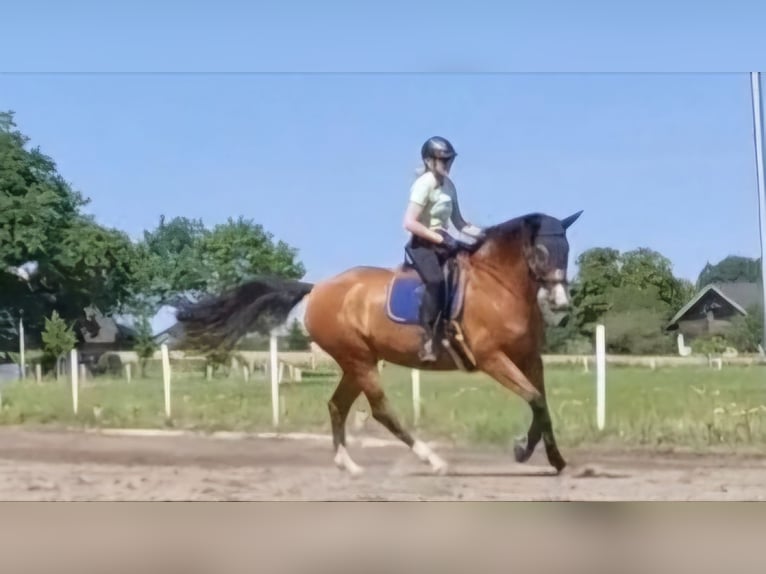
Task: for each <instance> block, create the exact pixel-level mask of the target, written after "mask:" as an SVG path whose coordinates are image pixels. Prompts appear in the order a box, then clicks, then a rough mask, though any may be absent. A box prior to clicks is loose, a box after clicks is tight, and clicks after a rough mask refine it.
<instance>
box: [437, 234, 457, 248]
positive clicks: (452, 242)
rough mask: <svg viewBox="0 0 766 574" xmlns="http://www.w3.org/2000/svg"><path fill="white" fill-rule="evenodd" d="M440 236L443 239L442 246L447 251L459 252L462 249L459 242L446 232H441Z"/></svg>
mask: <svg viewBox="0 0 766 574" xmlns="http://www.w3.org/2000/svg"><path fill="white" fill-rule="evenodd" d="M439 235H441V237H442V240H441V243H440V245H442V246H444V247H445V248H447V250H449V251H457V250H458V249H459V248H460V243H459V242H458V240H457V239H455V238H454V237H452V236H451V235H450V234H449V233H447V232H446V231H445V232H441V233H440V234H439Z"/></svg>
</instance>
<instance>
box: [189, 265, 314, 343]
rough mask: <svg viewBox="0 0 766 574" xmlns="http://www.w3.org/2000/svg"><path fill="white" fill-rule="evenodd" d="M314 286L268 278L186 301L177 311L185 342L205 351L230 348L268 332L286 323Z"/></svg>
mask: <svg viewBox="0 0 766 574" xmlns="http://www.w3.org/2000/svg"><path fill="white" fill-rule="evenodd" d="M313 288H314V285H313V284H311V283H304V282H302V281H295V280H290V279H281V278H273V277H266V278H258V279H254V280H251V281H248V282H247V283H244V284H242V285H240V286H238V287H234V288H233V289H230V290H228V291H226V292H224V293H222V294H220V295H217V296H212V297H208V298H206V299H204V300H202V301H199V302H197V303H189V304H184V305H182V306H181V308H180V309H179V310H178V313H177V314H176V319H177V320H178V323H179V324H180V326H181V328H182V330H183V331H182V334H181V339H182V343H181V344H182V345H183V347H185V348H196V349H201V350H230V349H231V348H233V347H234V345H235V344H236V343H237V341H239V339H241V338H242V337H243V336H244V335H246V334H248V333H251V332H259V333H268V332H269V331H271V330H272V329H274V328H275V327H277V326H279V325H281V324H283V323H284V322H285V320H286V319H287V316H288V315H289V313H290V311H291V310H292V309H293V307H295V306H296V305H297V304H298V303H300V301H301V300H302V299H303V298H304V297H305V296H306V295H308V294H309V292H311V290H312V289H313Z"/></svg>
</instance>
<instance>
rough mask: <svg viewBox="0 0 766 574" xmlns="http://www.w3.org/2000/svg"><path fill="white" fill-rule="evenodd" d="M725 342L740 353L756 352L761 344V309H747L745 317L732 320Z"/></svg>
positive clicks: (754, 307)
mask: <svg viewBox="0 0 766 574" xmlns="http://www.w3.org/2000/svg"><path fill="white" fill-rule="evenodd" d="M726 341H727V342H728V343H729V344H730V345H731V346H732V347H734V348H735V349H737V350H738V351H740V352H743V353H754V352H756V351H757V350H758V345H759V344H762V342H763V307H762V306H761V305H753V306H751V307H749V308H748V309H747V315H745V316H744V317H736V318H734V319H733V320H732V324H731V327H730V329H729V330H728V331H727V333H726Z"/></svg>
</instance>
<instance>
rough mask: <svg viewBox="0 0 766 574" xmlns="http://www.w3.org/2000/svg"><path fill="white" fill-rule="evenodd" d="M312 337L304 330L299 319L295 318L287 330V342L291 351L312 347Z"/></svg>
mask: <svg viewBox="0 0 766 574" xmlns="http://www.w3.org/2000/svg"><path fill="white" fill-rule="evenodd" d="M310 342H311V339H310V338H309V337H308V335H306V334H305V333H304V332H303V328H302V327H301V324H300V322H299V321H298V319H295V320H294V321H293V323H292V325H290V330H289V331H288V332H287V337H286V343H287V349H288V350H289V351H305V350H307V349H310V348H311V345H310Z"/></svg>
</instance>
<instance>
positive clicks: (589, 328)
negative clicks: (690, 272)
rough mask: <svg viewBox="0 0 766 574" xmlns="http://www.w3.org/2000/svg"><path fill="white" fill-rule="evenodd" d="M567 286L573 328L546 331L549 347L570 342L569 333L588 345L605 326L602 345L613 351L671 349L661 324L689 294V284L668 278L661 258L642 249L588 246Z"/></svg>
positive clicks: (669, 273) (669, 270)
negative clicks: (549, 338)
mask: <svg viewBox="0 0 766 574" xmlns="http://www.w3.org/2000/svg"><path fill="white" fill-rule="evenodd" d="M576 263H577V265H578V273H577V275H576V276H575V278H574V281H573V282H572V289H571V292H572V307H573V309H572V312H571V319H572V320H573V321H574V325H571V326H570V325H568V326H567V330H561V329H558V330H555V329H553V330H550V329H549V334H550V335H552V337H551V343H550V344H552V345H557V346H558V347H559V348H561V347H562V345H565V344H566V343H564V340H565V341H567V342H569V344H572V345H573V344H575V339H574V333H575V332H576V333H577V334H579V335H581V336H584V337H585V338H586V340H588V341H592V338H593V336H594V331H595V326H596V324H597V323H599V322H602V323H604V325H605V326H606V327H607V347H608V349H609V350H610V351H611V352H615V353H628V352H632V353H649V352H665V351H666V350H669V349H670V350H672V340H671V338H670V337H669V336H668V335H666V334H665V333H664V331H663V329H664V325H665V322H666V321H667V320H668V319H670V317H671V316H672V315H673V314H674V313H675V312H676V311H677V310H678V309H679V308H680V307H681V306H682V305H683V304H684V303H686V301H688V299H689V298H690V297H691V296H692V295H693V293H694V289H693V286H692V284H691V282H689V281H686V280H683V279H680V278H678V277H675V276H674V275H673V270H672V265H671V262H670V260H669V259H668V258H666V257H664V256H663V255H662V254H660V253H658V252H656V251H654V250H651V249H648V248H645V247H642V248H638V249H634V250H632V251H627V252H625V253H620V252H619V251H618V250H616V249H612V248H604V247H599V248H594V249H589V250H587V251H585V252H583V253H582V254H581V255H580V256H579V257H578V258H577V260H576Z"/></svg>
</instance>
